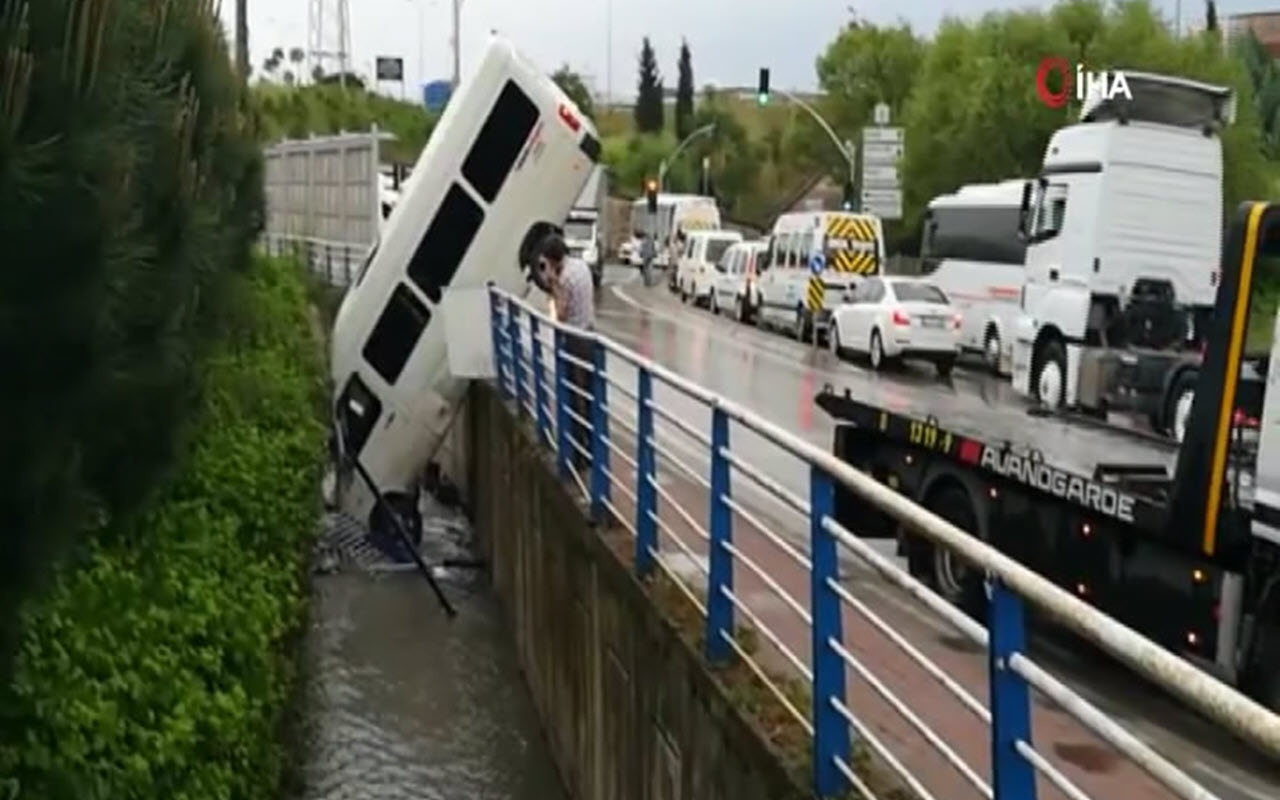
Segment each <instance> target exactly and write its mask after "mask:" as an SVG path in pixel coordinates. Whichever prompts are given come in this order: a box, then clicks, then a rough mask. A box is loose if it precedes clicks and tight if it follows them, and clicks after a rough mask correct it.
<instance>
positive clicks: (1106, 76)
mask: <svg viewBox="0 0 1280 800" xmlns="http://www.w3.org/2000/svg"><path fill="white" fill-rule="evenodd" d="M1055 73H1056V74H1057V75H1058V87H1059V88H1058V90H1057V91H1054V90H1053V89H1050V88H1049V77H1050V76H1051V75H1054V74H1055ZM1036 95H1037V96H1038V97H1039V98H1040V102H1042V103H1044V104H1045V105H1046V106H1048V107H1049V108H1062V107H1063V106H1065V105H1066V104H1067V98H1070V97H1074V98H1075V99H1076V100H1085V99H1086V98H1090V99H1091V98H1103V99H1105V100H1114V99H1115V98H1117V97H1123V98H1124V99H1126V100H1132V99H1133V92H1131V91H1129V81H1128V79H1127V78H1125V75H1124V73H1123V72H1120V71H1118V70H1112V71H1102V72H1094V71H1091V70H1088V69H1085V67H1084V66H1083V65H1081V64H1076V65H1075V66H1074V67H1073V66H1072V65H1071V63H1070V62H1069V61H1067V60H1066V59H1065V58H1061V57H1058V56H1048V57H1046V58H1044V59H1042V60H1041V61H1040V66H1039V67H1038V68H1037V69H1036Z"/></svg>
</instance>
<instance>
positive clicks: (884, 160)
mask: <svg viewBox="0 0 1280 800" xmlns="http://www.w3.org/2000/svg"><path fill="white" fill-rule="evenodd" d="M901 158H902V145H900V144H889V143H885V142H873V143H871V144H867V145H863V146H862V163H863V164H896V163H898V160H899V159H901Z"/></svg>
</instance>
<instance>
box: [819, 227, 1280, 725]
mask: <svg viewBox="0 0 1280 800" xmlns="http://www.w3.org/2000/svg"><path fill="white" fill-rule="evenodd" d="M1224 244H1225V246H1224V249H1223V255H1222V271H1221V283H1220V284H1219V286H1218V291H1217V293H1216V302H1215V305H1214V308H1213V313H1212V317H1211V320H1210V322H1209V324H1208V329H1207V330H1206V340H1205V349H1204V353H1203V360H1202V362H1201V363H1200V365H1199V369H1198V372H1197V375H1196V387H1195V394H1194V400H1193V402H1192V406H1191V409H1190V412H1189V416H1188V422H1187V428H1186V433H1185V437H1184V439H1183V441H1182V443H1181V445H1178V444H1175V443H1174V442H1172V441H1163V442H1162V441H1157V440H1153V439H1151V438H1140V437H1134V436H1129V435H1126V434H1125V433H1123V432H1119V431H1116V430H1114V429H1106V428H1103V427H1097V426H1088V425H1077V424H1072V423H1070V422H1065V421H1062V420H1059V419H1054V418H1044V417H1036V416H1032V415H1030V414H1024V413H1011V411H1010V409H1009V408H993V407H991V406H987V405H983V404H982V403H980V402H973V401H966V400H964V399H963V398H960V397H957V398H956V401H955V403H954V404H952V405H949V406H948V407H947V408H935V409H932V410H925V409H921V408H919V406H918V401H917V400H916V399H915V398H912V397H911V396H909V395H907V394H906V393H902V394H900V395H897V396H896V397H894V396H885V395H884V394H881V395H880V396H879V397H877V398H874V399H872V400H870V401H868V400H865V399H858V398H854V397H852V396H851V395H850V394H849V392H848V391H847V390H846V391H844V392H838V391H836V390H835V389H833V388H832V387H830V386H827V387H824V389H823V390H822V391H821V392H820V393H819V394H818V395H817V397H816V398H815V402H816V404H817V405H818V406H819V407H820V408H822V409H823V410H824V411H826V412H827V413H828V414H829V415H830V416H831V417H832V418H833V419H834V420H836V422H837V425H836V430H835V436H834V439H835V441H834V451H835V454H836V455H837V456H838V457H839V458H841V459H842V460H844V461H846V462H847V463H850V464H851V465H853V466H855V467H857V468H858V469H860V470H862V471H864V472H866V473H868V474H870V475H872V476H873V477H875V478H876V479H877V480H879V481H881V482H882V483H884V484H886V485H888V486H890V487H891V488H894V489H895V490H896V491H898V492H900V493H902V494H904V495H906V496H908V497H910V498H911V499H913V500H915V501H916V502H919V503H920V504H921V505H923V506H925V507H926V508H928V509H930V510H931V511H933V512H934V513H936V514H938V515H939V516H941V517H943V518H945V519H947V520H948V521H950V522H951V523H953V524H955V525H956V526H957V527H959V528H962V529H964V530H967V531H969V532H971V533H972V534H973V535H975V536H977V537H979V538H981V539H983V540H985V541H987V542H988V543H990V544H992V545H993V546H996V547H998V548H999V549H1000V550H1002V551H1003V552H1005V553H1006V554H1008V555H1009V556H1011V557H1013V558H1016V559H1017V560H1018V561H1020V562H1021V563H1023V564H1024V565H1026V566H1028V567H1029V568H1031V569H1034V570H1036V571H1037V572H1039V573H1040V574H1041V575H1043V576H1045V577H1046V578H1048V579H1050V580H1052V581H1054V582H1055V583H1056V584H1058V585H1059V586H1062V587H1063V588H1065V589H1067V590H1068V591H1071V592H1073V593H1075V594H1076V595H1077V596H1079V597H1081V598H1083V599H1086V600H1087V601H1089V602H1091V603H1093V604H1094V605H1095V606H1097V607H1098V608H1099V609H1100V610H1102V611H1104V612H1106V613H1107V614H1109V615H1110V616H1112V617H1114V618H1116V619H1118V620H1119V621H1121V622H1123V623H1125V624H1126V625H1129V626H1130V627H1132V628H1134V629H1135V630H1137V631H1139V632H1140V633H1142V634H1143V635H1145V636H1147V637H1148V638H1150V639H1152V640H1153V641H1156V642H1159V643H1160V644H1162V645H1163V646H1165V647H1167V648H1169V649H1170V650H1172V651H1174V652H1177V653H1179V654H1181V655H1183V656H1184V657H1186V658H1188V659H1189V660H1191V661H1193V662H1194V663H1196V664H1198V665H1199V666H1201V667H1203V668H1204V669H1206V670H1207V671H1209V672H1211V673H1213V674H1215V675H1217V676H1218V677H1219V678H1221V679H1222V680H1224V681H1226V682H1228V683H1231V684H1233V685H1236V686H1238V687H1240V688H1241V689H1243V690H1244V691H1246V692H1248V693H1249V694H1250V695H1251V696H1253V697H1254V698H1255V699H1256V700H1258V701H1259V702H1261V703H1263V704H1265V705H1267V706H1268V707H1270V708H1272V709H1275V710H1280V386H1277V385H1275V379H1276V378H1280V375H1276V374H1274V373H1273V374H1272V375H1270V376H1268V377H1267V380H1266V384H1265V391H1264V392H1263V393H1262V397H1260V398H1258V399H1259V400H1260V401H1261V403H1260V404H1261V412H1262V413H1261V422H1260V424H1259V423H1258V421H1257V420H1252V419H1249V415H1247V414H1244V413H1242V412H1240V411H1239V410H1238V409H1239V408H1240V405H1239V404H1240V401H1241V400H1242V399H1243V398H1241V397H1240V395H1241V394H1242V393H1249V392H1250V388H1248V385H1249V384H1250V383H1252V384H1253V386H1254V387H1255V388H1256V387H1258V383H1257V382H1256V381H1254V380H1253V379H1252V378H1251V375H1250V374H1249V373H1251V370H1250V369H1248V368H1246V366H1245V360H1246V359H1245V355H1244V343H1245V336H1246V332H1247V330H1248V316H1249V313H1250V311H1251V308H1250V303H1249V299H1250V297H1251V295H1252V290H1253V281H1254V276H1255V275H1256V274H1257V270H1256V266H1257V262H1258V260H1259V259H1260V258H1262V257H1273V256H1275V255H1278V254H1280V204H1277V205H1272V204H1269V203H1261V202H1258V203H1245V204H1243V205H1242V206H1241V207H1240V209H1239V210H1238V212H1237V214H1236V216H1235V218H1234V220H1233V221H1232V223H1231V225H1230V226H1229V228H1228V231H1227V238H1226V240H1225V242H1224ZM1278 351H1280V316H1277V331H1276V337H1275V340H1274V342H1273V346H1272V352H1271V356H1272V359H1271V360H1272V361H1274V360H1275V359H1276V358H1277V355H1278ZM1242 373H1244V376H1243V377H1242ZM836 517H837V519H838V520H839V521H840V522H841V524H843V525H844V526H846V527H847V528H848V529H849V530H851V531H854V532H855V533H857V534H858V535H859V536H863V537H866V538H897V539H898V541H899V546H900V552H901V553H902V554H903V555H905V556H906V558H907V561H908V565H909V568H910V570H911V572H912V574H913V575H915V576H917V577H918V578H921V579H923V580H925V581H926V582H928V583H930V584H931V585H932V586H933V587H934V588H935V589H936V590H937V591H938V592H939V593H940V594H942V595H943V596H944V597H946V598H947V599H949V600H950V601H951V602H953V603H955V604H957V605H959V606H961V607H963V608H965V609H966V610H968V611H970V612H971V613H975V614H980V613H982V610H983V607H984V605H985V602H986V594H985V590H984V586H983V575H981V574H980V573H979V572H978V571H977V570H975V569H973V568H971V567H968V566H967V565H965V564H964V563H963V562H962V561H960V559H959V558H957V557H955V556H953V555H952V554H951V553H950V552H948V551H945V550H942V549H935V548H934V547H933V546H932V544H931V543H929V542H927V541H925V540H924V539H922V538H920V537H916V536H913V535H912V534H911V533H910V532H909V531H907V530H902V529H901V528H900V527H899V526H898V525H897V523H896V522H895V521H893V520H891V519H890V518H889V517H888V516H886V515H884V514H883V513H881V512H878V511H876V510H875V509H874V508H871V507H869V506H868V505H867V504H866V503H865V502H863V501H860V500H859V499H858V498H856V497H854V496H853V495H852V494H850V493H841V494H839V495H838V497H837V502H836Z"/></svg>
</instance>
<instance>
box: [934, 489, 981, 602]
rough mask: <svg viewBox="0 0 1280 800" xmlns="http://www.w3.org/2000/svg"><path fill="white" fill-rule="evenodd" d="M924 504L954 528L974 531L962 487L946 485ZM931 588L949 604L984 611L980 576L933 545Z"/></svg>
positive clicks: (970, 509)
mask: <svg viewBox="0 0 1280 800" xmlns="http://www.w3.org/2000/svg"><path fill="white" fill-rule="evenodd" d="M925 506H926V507H927V508H928V509H929V510H930V511H932V512H933V513H935V514H937V515H938V516H940V517H942V518H943V519H945V520H946V521H947V522H950V523H951V524H952V525H955V526H956V527H957V528H959V529H961V530H963V531H967V532H969V533H972V534H975V535H976V529H977V527H978V525H977V517H976V515H975V514H974V512H973V504H972V503H970V502H969V495H968V493H967V492H965V491H964V490H963V489H961V488H959V487H955V486H950V487H947V488H944V489H941V490H940V491H937V492H935V493H933V494H932V495H931V496H930V497H929V500H928V502H927V503H926V504H925ZM932 550H933V559H932V563H933V570H932V575H931V576H930V577H931V578H932V583H933V588H934V590H936V591H937V592H938V594H940V595H942V597H943V598H944V599H946V600H947V601H948V602H950V603H951V604H952V605H954V606H956V607H957V608H959V609H961V610H962V611H964V612H965V613H967V614H970V615H973V616H977V617H979V618H981V617H982V615H983V614H984V604H985V600H986V590H985V587H984V586H983V583H982V576H981V573H979V571H978V570H976V569H974V568H973V567H971V566H970V565H969V564H967V563H966V562H965V561H964V560H963V559H961V558H960V557H959V556H957V555H954V554H953V553H952V552H951V551H950V550H947V549H946V548H944V547H940V546H938V545H933V547H932Z"/></svg>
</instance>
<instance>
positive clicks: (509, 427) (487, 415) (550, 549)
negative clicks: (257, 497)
mask: <svg viewBox="0 0 1280 800" xmlns="http://www.w3.org/2000/svg"><path fill="white" fill-rule="evenodd" d="M451 439H452V441H451V443H450V445H449V448H448V450H449V452H448V454H447V457H446V458H444V459H442V462H441V463H442V468H443V469H444V470H445V472H446V474H448V473H453V475H454V476H455V481H456V482H457V483H459V484H460V485H461V486H463V487H465V488H464V495H465V497H466V504H467V506H468V507H469V510H470V514H471V516H472V518H473V522H474V525H475V531H476V534H477V536H478V537H479V539H480V540H481V541H482V542H483V547H484V549H485V555H486V557H487V558H488V559H489V562H490V571H491V576H492V580H493V584H494V588H495V590H496V592H497V594H498V596H499V598H500V600H501V602H502V604H503V606H504V608H505V610H506V616H507V620H508V623H509V626H510V630H511V633H512V635H513V636H514V637H515V640H516V649H517V653H518V657H519V660H520V664H521V668H522V670H523V672H524V675H525V680H526V682H527V683H528V685H529V689H530V691H531V693H532V696H533V701H534V705H535V706H536V707H537V709H538V713H539V715H540V717H541V719H542V724H543V729H544V731H545V733H546V736H547V739H548V740H549V742H550V745H551V752H552V754H553V757H554V758H555V760H556V762H557V766H558V767H559V769H560V772H561V775H562V776H563V778H564V781H565V783H566V785H567V788H568V790H569V794H570V796H571V797H573V798H575V800H695V798H696V800H764V799H765V798H772V799H776V800H791V799H792V798H795V800H799V798H804V797H808V796H809V793H808V792H806V791H805V790H804V788H803V787H802V786H801V785H800V784H799V783H798V782H797V781H796V779H795V778H794V777H793V776H792V775H790V774H788V772H787V771H786V770H785V768H784V767H783V766H782V761H781V759H780V758H779V757H777V755H776V754H775V753H774V752H773V751H772V750H771V748H770V746H769V744H768V743H767V742H766V740H765V738H764V736H763V735H762V734H761V733H759V731H758V728H756V727H754V726H752V725H751V724H749V723H748V722H747V721H746V720H745V719H744V718H743V716H742V715H741V714H740V713H739V712H738V711H737V709H736V708H735V707H734V706H733V705H732V704H731V703H730V701H729V699H728V697H727V696H726V694H725V692H724V691H723V689H722V687H721V685H720V684H719V683H718V681H717V680H716V678H715V677H714V675H713V674H712V672H711V671H710V670H708V669H707V668H706V667H705V666H704V664H703V662H702V660H701V656H700V655H699V654H698V653H697V652H696V651H695V650H694V649H693V648H691V647H690V646H689V645H688V644H687V643H686V642H685V641H684V640H683V639H681V638H680V636H679V634H678V633H677V632H676V629H675V628H674V627H673V626H672V625H671V624H670V622H669V621H668V620H667V619H666V618H665V616H664V615H663V614H662V613H661V612H660V611H659V610H658V608H657V606H655V605H654V604H653V602H652V601H651V600H650V599H649V597H648V595H647V594H646V593H645V589H644V587H643V586H642V585H641V584H640V583H639V582H638V581H637V580H636V579H635V578H634V577H633V576H632V573H631V570H630V567H629V565H628V564H626V563H624V561H623V559H621V558H619V557H618V555H617V554H615V552H614V551H613V550H612V549H611V548H610V546H609V544H607V543H606V541H605V539H604V538H603V537H602V536H601V535H600V534H599V532H598V531H597V530H596V529H594V528H593V527H592V526H590V524H589V523H588V520H587V515H586V512H585V508H584V506H583V504H582V503H580V502H577V501H576V500H575V497H576V495H575V494H574V493H571V489H570V488H569V486H568V485H566V484H563V483H561V482H560V481H559V480H557V478H556V476H555V471H554V467H553V465H552V463H551V461H550V460H549V458H548V456H547V455H546V453H545V452H544V451H543V450H541V449H539V448H537V446H536V444H535V440H534V435H533V432H532V430H531V429H530V428H529V426H528V425H527V424H525V423H521V422H518V421H517V420H516V419H515V417H514V416H513V415H512V414H511V412H510V410H509V409H508V408H507V407H506V406H505V405H504V404H503V402H502V400H501V399H500V397H499V396H498V394H497V392H496V390H495V389H494V388H493V387H491V386H490V385H488V384H485V383H479V382H477V383H473V384H472V388H471V391H470V396H469V399H468V403H467V408H466V410H465V411H464V412H463V415H462V416H461V417H460V418H459V419H458V421H457V423H456V424H455V428H454V436H453V437H451ZM463 464H465V465H466V466H465V470H466V472H467V474H466V475H462V474H459V473H458V470H460V469H462V468H463ZM468 490H469V491H468Z"/></svg>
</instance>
